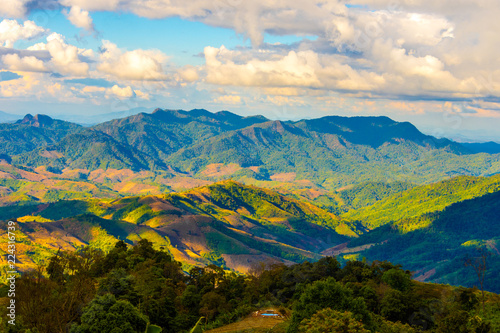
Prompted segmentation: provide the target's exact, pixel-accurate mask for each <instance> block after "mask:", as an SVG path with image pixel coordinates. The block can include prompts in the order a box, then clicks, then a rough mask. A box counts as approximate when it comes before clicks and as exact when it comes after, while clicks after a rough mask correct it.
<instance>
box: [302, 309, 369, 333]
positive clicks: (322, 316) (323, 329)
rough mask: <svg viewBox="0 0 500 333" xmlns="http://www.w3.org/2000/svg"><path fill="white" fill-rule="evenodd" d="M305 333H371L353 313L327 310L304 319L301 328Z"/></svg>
mask: <svg viewBox="0 0 500 333" xmlns="http://www.w3.org/2000/svg"><path fill="white" fill-rule="evenodd" d="M299 332H301V333H302V332H304V333H330V332H338V333H370V331H369V330H367V329H366V328H365V327H364V325H363V323H361V322H360V321H359V320H357V319H356V318H355V317H354V315H353V314H352V312H349V311H345V312H340V311H335V310H332V309H330V308H326V309H323V310H320V311H318V312H316V313H315V314H314V315H313V316H312V317H311V318H310V319H304V320H303V321H302V322H301V323H300V326H299Z"/></svg>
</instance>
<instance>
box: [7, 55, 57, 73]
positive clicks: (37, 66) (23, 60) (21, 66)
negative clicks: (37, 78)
mask: <svg viewBox="0 0 500 333" xmlns="http://www.w3.org/2000/svg"><path fill="white" fill-rule="evenodd" d="M2 62H3V63H4V64H5V65H7V66H8V68H9V69H11V70H15V71H26V72H48V69H47V67H46V66H45V64H44V63H43V61H42V60H40V59H38V58H36V57H34V56H26V57H20V56H19V55H17V54H15V53H11V54H6V55H3V56H2Z"/></svg>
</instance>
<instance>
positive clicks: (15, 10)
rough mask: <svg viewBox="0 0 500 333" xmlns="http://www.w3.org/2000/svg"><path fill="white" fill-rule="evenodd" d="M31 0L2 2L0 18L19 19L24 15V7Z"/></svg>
mask: <svg viewBox="0 0 500 333" xmlns="http://www.w3.org/2000/svg"><path fill="white" fill-rule="evenodd" d="M29 2H31V0H2V5H1V6H0V16H7V17H15V18H21V17H24V16H25V14H26V11H27V9H26V5H27V4H28V3H29Z"/></svg>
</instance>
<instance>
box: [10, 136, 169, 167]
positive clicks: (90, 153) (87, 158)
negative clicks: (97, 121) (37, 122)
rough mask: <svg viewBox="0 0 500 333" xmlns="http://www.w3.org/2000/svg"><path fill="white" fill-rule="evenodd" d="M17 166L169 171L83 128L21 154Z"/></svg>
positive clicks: (131, 148)
mask: <svg viewBox="0 0 500 333" xmlns="http://www.w3.org/2000/svg"><path fill="white" fill-rule="evenodd" d="M12 161H13V163H14V164H20V165H26V166H30V167H37V166H50V167H52V168H56V169H60V170H62V169H64V168H66V167H69V168H72V169H88V170H97V169H103V170H106V169H131V170H136V171H137V170H146V169H148V170H155V169H156V168H157V167H160V168H162V169H165V168H166V166H165V165H164V164H161V162H159V163H160V164H159V165H157V163H156V161H155V160H154V159H152V158H151V157H149V156H148V155H146V154H144V153H143V152H140V151H137V150H136V149H134V148H133V147H130V146H128V145H123V144H121V143H120V142H117V141H116V140H114V139H113V138H112V137H110V136H109V135H107V134H105V133H102V132H100V131H96V130H93V129H87V128H85V129H82V130H81V131H78V132H77V133H75V134H69V135H67V136H65V137H64V138H63V139H62V140H61V141H59V142H57V143H55V144H53V145H50V146H47V147H44V148H39V149H37V150H34V151H31V152H28V153H25V154H21V155H17V156H15V157H14V158H13V159H12Z"/></svg>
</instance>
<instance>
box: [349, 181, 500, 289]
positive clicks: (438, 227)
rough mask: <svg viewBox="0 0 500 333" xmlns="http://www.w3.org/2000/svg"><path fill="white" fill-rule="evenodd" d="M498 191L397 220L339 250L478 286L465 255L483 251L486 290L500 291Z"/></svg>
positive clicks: (427, 278) (431, 278)
mask: <svg viewBox="0 0 500 333" xmlns="http://www.w3.org/2000/svg"><path fill="white" fill-rule="evenodd" d="M499 245H500V191H496V192H494V193H488V194H484V195H482V196H480V197H476V198H473V199H469V200H464V201H461V202H457V203H454V204H452V205H450V206H448V207H446V208H445V209H444V210H442V211H438V212H433V213H425V214H422V215H420V216H417V217H410V218H402V219H399V220H397V221H394V222H393V223H391V224H387V225H384V226H382V227H379V228H377V229H375V230H373V231H371V232H370V233H368V234H366V235H364V236H361V237H360V238H358V239H355V240H352V241H351V243H350V244H349V248H347V249H344V250H343V252H344V253H350V254H351V255H356V256H359V257H361V256H363V257H366V258H367V259H368V260H390V261H393V262H400V263H404V266H405V267H406V268H407V269H410V270H413V271H415V277H416V278H417V279H419V280H422V281H432V282H438V283H449V284H453V285H465V286H470V287H472V286H474V285H476V286H478V287H479V284H478V281H477V275H476V272H475V271H474V269H473V268H472V267H465V265H464V263H465V259H466V258H474V257H477V256H478V253H477V251H476V248H478V247H483V248H486V249H488V252H489V253H490V257H489V258H488V259H487V266H486V278H485V281H486V284H485V289H486V290H491V291H497V292H498V291H500V288H499V286H500V279H499V277H500V275H499V274H498V272H499V271H500V252H499Z"/></svg>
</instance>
